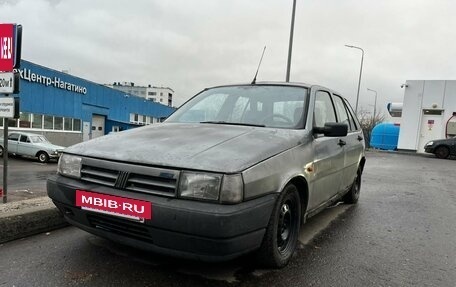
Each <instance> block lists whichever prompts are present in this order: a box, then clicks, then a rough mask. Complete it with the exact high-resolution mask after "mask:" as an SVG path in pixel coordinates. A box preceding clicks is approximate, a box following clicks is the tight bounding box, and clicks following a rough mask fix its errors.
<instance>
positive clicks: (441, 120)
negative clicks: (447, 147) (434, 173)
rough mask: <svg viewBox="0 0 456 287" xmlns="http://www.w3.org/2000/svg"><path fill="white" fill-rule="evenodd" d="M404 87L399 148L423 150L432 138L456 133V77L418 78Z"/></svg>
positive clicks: (420, 151) (455, 134) (451, 135)
mask: <svg viewBox="0 0 456 287" xmlns="http://www.w3.org/2000/svg"><path fill="white" fill-rule="evenodd" d="M402 87H403V88H404V89H405V92H404V103H403V109H402V121H401V128H400V132H399V142H398V149H399V150H409V151H416V152H419V153H422V152H424V145H425V144H426V143H427V142H428V141H431V140H435V139H443V138H447V137H453V136H456V80H452V81H449V80H448V81H447V80H432V81H429V80H416V81H415V80H414V81H407V82H406V84H405V85H403V86H402Z"/></svg>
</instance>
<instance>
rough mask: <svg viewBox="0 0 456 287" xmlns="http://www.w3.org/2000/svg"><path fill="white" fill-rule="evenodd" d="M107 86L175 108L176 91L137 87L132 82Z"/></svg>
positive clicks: (162, 88)
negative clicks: (174, 97) (174, 96)
mask: <svg viewBox="0 0 456 287" xmlns="http://www.w3.org/2000/svg"><path fill="white" fill-rule="evenodd" d="M106 86H108V87H110V88H113V89H116V90H119V91H122V92H124V93H127V94H130V95H135V96H138V97H142V98H145V99H146V100H149V101H152V102H157V103H159V104H162V105H165V106H168V107H172V106H173V95H174V91H173V89H171V88H168V87H154V86H152V85H148V86H135V83H132V82H122V83H121V82H114V84H112V85H106Z"/></svg>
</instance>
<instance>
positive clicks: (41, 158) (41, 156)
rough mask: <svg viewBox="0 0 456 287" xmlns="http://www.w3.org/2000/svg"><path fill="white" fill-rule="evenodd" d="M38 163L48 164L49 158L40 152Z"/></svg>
mask: <svg viewBox="0 0 456 287" xmlns="http://www.w3.org/2000/svg"><path fill="white" fill-rule="evenodd" d="M38 161H39V162H41V163H46V162H48V161H49V156H48V154H47V153H45V152H43V151H42V152H40V153H38Z"/></svg>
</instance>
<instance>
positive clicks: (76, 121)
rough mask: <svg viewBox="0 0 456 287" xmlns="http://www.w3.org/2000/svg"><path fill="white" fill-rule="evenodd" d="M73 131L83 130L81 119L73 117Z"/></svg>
mask: <svg viewBox="0 0 456 287" xmlns="http://www.w3.org/2000/svg"><path fill="white" fill-rule="evenodd" d="M73 131H75V132H76V131H77V132H80V131H81V120H79V119H73Z"/></svg>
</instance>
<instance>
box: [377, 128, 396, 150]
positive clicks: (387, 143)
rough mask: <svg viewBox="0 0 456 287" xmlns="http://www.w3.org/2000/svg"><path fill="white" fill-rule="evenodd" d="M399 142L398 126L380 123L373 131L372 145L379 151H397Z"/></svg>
mask: <svg viewBox="0 0 456 287" xmlns="http://www.w3.org/2000/svg"><path fill="white" fill-rule="evenodd" d="M398 140H399V125H398V124H393V123H380V124H378V125H376V126H375V127H374V129H373V130H372V134H371V141H370V145H371V147H373V148H378V149H384V150H396V149H397V142H398Z"/></svg>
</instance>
